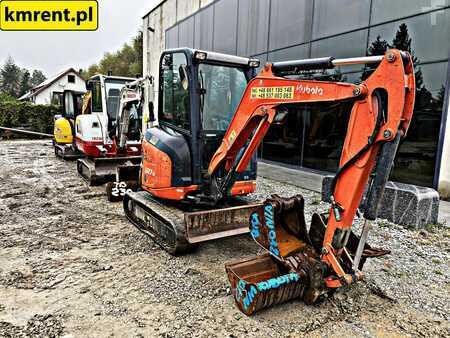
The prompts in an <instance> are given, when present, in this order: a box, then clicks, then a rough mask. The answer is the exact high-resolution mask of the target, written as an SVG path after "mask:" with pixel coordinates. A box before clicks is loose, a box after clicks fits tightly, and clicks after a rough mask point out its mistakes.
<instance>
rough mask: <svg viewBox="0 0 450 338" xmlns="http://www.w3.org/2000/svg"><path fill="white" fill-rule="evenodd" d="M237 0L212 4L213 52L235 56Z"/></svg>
mask: <svg viewBox="0 0 450 338" xmlns="http://www.w3.org/2000/svg"><path fill="white" fill-rule="evenodd" d="M236 27H237V0H226V1H224V0H222V1H219V2H216V3H215V4H214V44H213V48H214V51H216V52H219V53H227V54H236Z"/></svg>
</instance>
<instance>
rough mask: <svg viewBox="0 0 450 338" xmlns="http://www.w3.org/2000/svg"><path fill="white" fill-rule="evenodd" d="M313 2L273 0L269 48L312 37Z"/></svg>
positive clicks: (281, 46)
mask: <svg viewBox="0 0 450 338" xmlns="http://www.w3.org/2000/svg"><path fill="white" fill-rule="evenodd" d="M312 4H313V1H310V0H272V2H271V9H270V36H269V50H273V49H278V48H283V47H288V46H292V45H296V44H300V43H302V42H307V41H309V40H310V39H311V18H312V10H313V6H312Z"/></svg>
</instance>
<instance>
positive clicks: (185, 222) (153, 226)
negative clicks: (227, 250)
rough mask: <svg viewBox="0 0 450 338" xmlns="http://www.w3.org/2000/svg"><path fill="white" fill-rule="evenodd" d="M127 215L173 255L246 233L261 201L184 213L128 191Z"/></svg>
mask: <svg viewBox="0 0 450 338" xmlns="http://www.w3.org/2000/svg"><path fill="white" fill-rule="evenodd" d="M123 206H124V211H125V215H126V217H127V218H128V219H129V220H130V221H131V222H132V223H133V224H134V225H135V226H136V227H137V228H138V229H139V230H140V231H142V232H143V233H145V234H146V235H148V236H150V237H151V238H152V239H153V241H155V242H156V243H157V244H158V245H160V246H161V247H162V248H163V249H164V250H166V251H167V252H169V253H170V254H172V255H179V254H183V253H188V252H190V251H192V250H193V249H194V248H195V247H196V244H199V243H202V242H206V241H210V240H214V239H219V238H224V237H230V236H235V235H239V234H243V233H248V232H249V229H248V225H247V222H248V218H249V217H250V214H251V213H252V212H253V211H255V210H256V209H257V208H259V207H260V206H261V205H260V204H250V205H242V206H237V207H228V208H220V209H212V210H202V211H194V212H183V211H182V210H180V209H179V208H177V206H176V205H169V204H163V203H162V202H161V201H159V200H156V199H154V198H153V197H152V196H151V194H150V193H148V192H146V191H139V192H127V193H126V195H125V196H124V200H123Z"/></svg>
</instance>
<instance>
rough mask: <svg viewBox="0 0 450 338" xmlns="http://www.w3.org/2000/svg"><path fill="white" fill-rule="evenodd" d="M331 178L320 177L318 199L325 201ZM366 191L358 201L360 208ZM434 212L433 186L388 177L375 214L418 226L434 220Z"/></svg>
mask: <svg viewBox="0 0 450 338" xmlns="http://www.w3.org/2000/svg"><path fill="white" fill-rule="evenodd" d="M332 179H333V176H326V177H325V178H324V179H323V181H322V200H323V201H325V202H330V194H331V192H330V190H331V181H332ZM366 192H367V190H366ZM366 192H365V193H364V197H363V199H362V202H361V205H360V208H361V211H362V212H364V199H365V195H366ZM438 213H439V193H438V192H437V191H436V190H434V189H432V188H427V187H420V186H415V185H412V184H404V183H396V182H390V181H389V182H388V183H387V184H386V189H385V190H384V194H383V198H382V200H381V204H380V208H379V210H378V218H383V219H386V220H388V221H390V222H392V223H396V224H400V225H405V226H407V227H412V228H416V229H419V228H423V227H424V226H425V225H427V224H436V223H438Z"/></svg>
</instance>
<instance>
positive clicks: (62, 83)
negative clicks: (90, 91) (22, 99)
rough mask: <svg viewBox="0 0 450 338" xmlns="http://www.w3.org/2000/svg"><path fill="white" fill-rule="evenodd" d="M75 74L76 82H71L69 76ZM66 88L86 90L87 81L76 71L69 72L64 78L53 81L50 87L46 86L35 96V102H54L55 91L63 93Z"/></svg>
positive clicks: (78, 90) (79, 90)
mask: <svg viewBox="0 0 450 338" xmlns="http://www.w3.org/2000/svg"><path fill="white" fill-rule="evenodd" d="M68 75H75V83H69V82H68V79H67V76H68ZM64 90H73V91H77V92H85V91H86V83H85V81H84V80H83V79H82V78H81V77H79V76H78V75H77V74H75V73H67V74H66V75H64V76H63V77H62V78H60V79H59V80H57V81H56V82H55V83H53V84H52V85H51V86H50V87H48V88H46V89H45V90H43V91H42V92H40V93H39V94H37V95H36V97H34V100H33V102H34V103H35V104H50V103H51V102H52V96H53V93H54V92H58V93H62V92H63V91H64Z"/></svg>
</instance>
